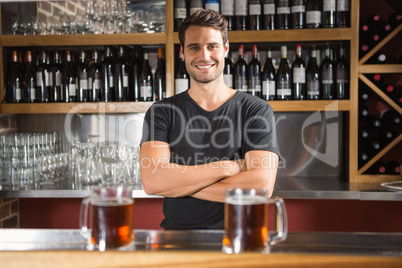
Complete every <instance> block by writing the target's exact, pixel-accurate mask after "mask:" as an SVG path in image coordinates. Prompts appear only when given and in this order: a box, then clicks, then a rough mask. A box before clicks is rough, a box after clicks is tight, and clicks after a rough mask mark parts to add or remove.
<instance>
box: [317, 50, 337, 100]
mask: <svg viewBox="0 0 402 268" xmlns="http://www.w3.org/2000/svg"><path fill="white" fill-rule="evenodd" d="M320 69H321V98H322V99H324V100H331V99H334V63H333V61H332V59H331V49H330V47H329V44H327V45H326V47H325V58H324V60H323V61H322V62H321V67H320Z"/></svg>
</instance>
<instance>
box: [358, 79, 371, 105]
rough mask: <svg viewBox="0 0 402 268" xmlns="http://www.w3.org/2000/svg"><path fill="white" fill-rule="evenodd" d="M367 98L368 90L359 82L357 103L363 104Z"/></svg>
mask: <svg viewBox="0 0 402 268" xmlns="http://www.w3.org/2000/svg"><path fill="white" fill-rule="evenodd" d="M368 99H369V90H367V88H366V87H364V86H363V85H362V84H361V83H360V84H359V104H365V103H366V102H367V100H368Z"/></svg>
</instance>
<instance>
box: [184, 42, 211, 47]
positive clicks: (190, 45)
mask: <svg viewBox="0 0 402 268" xmlns="http://www.w3.org/2000/svg"><path fill="white" fill-rule="evenodd" d="M199 45H200V44H199V43H190V44H188V45H187V46H186V47H192V46H199ZM208 45H219V42H211V43H208Z"/></svg>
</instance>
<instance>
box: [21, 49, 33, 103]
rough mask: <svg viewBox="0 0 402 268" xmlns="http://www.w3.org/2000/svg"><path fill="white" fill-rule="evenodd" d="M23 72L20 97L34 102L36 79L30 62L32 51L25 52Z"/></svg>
mask: <svg viewBox="0 0 402 268" xmlns="http://www.w3.org/2000/svg"><path fill="white" fill-rule="evenodd" d="M24 69H25V72H24V74H23V77H22V89H23V94H22V99H23V101H24V102H30V103H32V102H36V79H35V68H34V65H33V63H32V52H31V51H30V50H27V52H26V53H25V68H24Z"/></svg>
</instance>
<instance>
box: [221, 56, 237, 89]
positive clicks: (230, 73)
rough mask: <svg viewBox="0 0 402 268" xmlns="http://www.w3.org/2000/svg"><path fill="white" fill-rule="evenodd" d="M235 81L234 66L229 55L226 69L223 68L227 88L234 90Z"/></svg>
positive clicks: (226, 58) (226, 59) (226, 60)
mask: <svg viewBox="0 0 402 268" xmlns="http://www.w3.org/2000/svg"><path fill="white" fill-rule="evenodd" d="M233 79H234V65H233V62H232V60H231V59H230V57H229V53H227V55H226V57H225V67H224V68H223V82H224V83H225V85H226V86H228V87H230V88H234V84H233Z"/></svg>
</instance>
